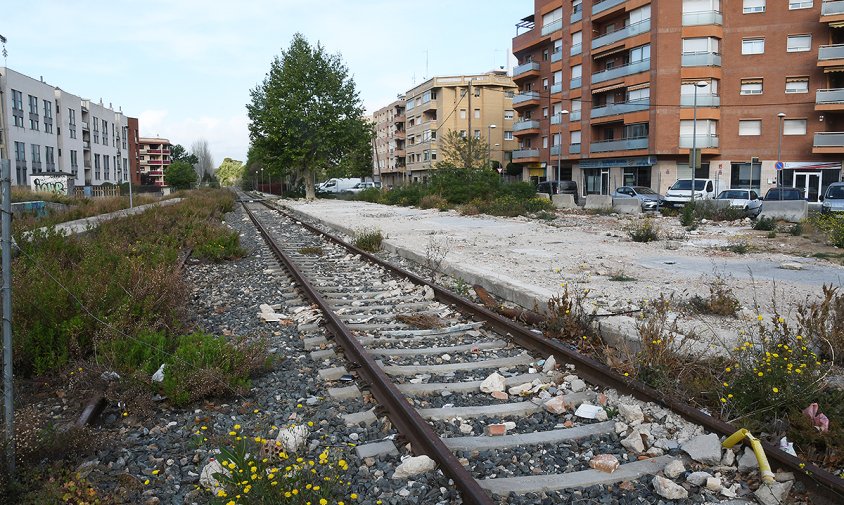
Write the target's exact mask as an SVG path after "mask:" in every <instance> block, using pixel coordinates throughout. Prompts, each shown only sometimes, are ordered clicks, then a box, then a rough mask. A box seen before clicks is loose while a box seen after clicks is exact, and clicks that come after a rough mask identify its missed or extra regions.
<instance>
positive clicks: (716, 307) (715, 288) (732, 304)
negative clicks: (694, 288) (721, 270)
mask: <svg viewBox="0 0 844 505" xmlns="http://www.w3.org/2000/svg"><path fill="white" fill-rule="evenodd" d="M706 285H707V287H708V288H709V296H708V297H706V298H704V297H702V296H700V295H694V296H692V298H691V299H690V300H689V304H690V305H691V307H692V308H693V309H694V310H695V311H697V312H698V313H700V314H712V315H716V316H729V317H735V316H736V314H738V311H739V309H740V308H741V303H740V302H739V300H738V298H737V297H736V295H735V293H733V289H732V288H731V287H730V285H729V284H728V283H727V279H726V278H724V277H723V276H722V275H720V274H718V273H716V274H715V276H714V277H713V278H712V280H710V281H709V282H707V283H706Z"/></svg>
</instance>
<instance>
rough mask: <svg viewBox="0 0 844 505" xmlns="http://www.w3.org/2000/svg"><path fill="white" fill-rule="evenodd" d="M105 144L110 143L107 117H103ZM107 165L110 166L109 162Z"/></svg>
mask: <svg viewBox="0 0 844 505" xmlns="http://www.w3.org/2000/svg"><path fill="white" fill-rule="evenodd" d="M103 145H104V146H107V145H108V121H106V120H105V119H103ZM106 161H108V160H106ZM106 166H108V164H106Z"/></svg>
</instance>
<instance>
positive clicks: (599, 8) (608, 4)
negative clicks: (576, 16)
mask: <svg viewBox="0 0 844 505" xmlns="http://www.w3.org/2000/svg"><path fill="white" fill-rule="evenodd" d="M626 1H627V0H602V1H601V2H595V3H594V4H592V16H593V17H594V16H595V14H598V13H599V12H604V11H605V10H607V9H612V8H613V7H615V6H616V5H621V4H623V3H624V2H626Z"/></svg>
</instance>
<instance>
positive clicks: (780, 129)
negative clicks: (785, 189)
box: [776, 112, 785, 200]
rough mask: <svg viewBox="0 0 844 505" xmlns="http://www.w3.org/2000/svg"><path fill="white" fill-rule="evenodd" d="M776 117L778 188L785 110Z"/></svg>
mask: <svg viewBox="0 0 844 505" xmlns="http://www.w3.org/2000/svg"><path fill="white" fill-rule="evenodd" d="M777 117H778V118H780V123H779V139H777V166H776V167H777V189H780V187H781V186H782V170H781V169H780V168H779V167H778V165H779V164H780V163H782V125H783V122H784V120H785V112H780V113H779V114H777ZM779 194H780V200H782V190H781V189H780V191H779Z"/></svg>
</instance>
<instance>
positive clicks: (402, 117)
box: [393, 114, 407, 124]
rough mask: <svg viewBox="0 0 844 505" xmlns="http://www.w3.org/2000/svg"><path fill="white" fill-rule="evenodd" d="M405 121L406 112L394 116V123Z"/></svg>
mask: <svg viewBox="0 0 844 505" xmlns="http://www.w3.org/2000/svg"><path fill="white" fill-rule="evenodd" d="M405 121H407V116H406V115H404V114H399V115H397V116H393V124H404V122H405Z"/></svg>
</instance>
